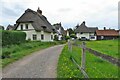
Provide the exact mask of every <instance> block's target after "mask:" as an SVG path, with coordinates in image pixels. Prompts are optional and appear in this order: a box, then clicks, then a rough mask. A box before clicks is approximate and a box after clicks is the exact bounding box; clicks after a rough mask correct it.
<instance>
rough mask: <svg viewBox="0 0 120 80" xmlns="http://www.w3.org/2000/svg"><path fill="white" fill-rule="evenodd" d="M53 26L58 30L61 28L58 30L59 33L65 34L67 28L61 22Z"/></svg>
mask: <svg viewBox="0 0 120 80" xmlns="http://www.w3.org/2000/svg"><path fill="white" fill-rule="evenodd" d="M53 26H54V27H55V29H56V30H59V29H60V32H58V33H59V34H62V35H65V30H64V28H63V27H62V25H61V23H56V24H54V25H53Z"/></svg>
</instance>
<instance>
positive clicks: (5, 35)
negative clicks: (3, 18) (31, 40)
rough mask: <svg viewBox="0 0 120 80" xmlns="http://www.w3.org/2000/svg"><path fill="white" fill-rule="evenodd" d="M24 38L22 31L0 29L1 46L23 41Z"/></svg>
mask: <svg viewBox="0 0 120 80" xmlns="http://www.w3.org/2000/svg"><path fill="white" fill-rule="evenodd" d="M25 38H26V34H25V33H24V32H19V31H5V30H2V46H8V45H12V44H20V43H23V42H25Z"/></svg>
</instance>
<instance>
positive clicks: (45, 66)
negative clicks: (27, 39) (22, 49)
mask: <svg viewBox="0 0 120 80" xmlns="http://www.w3.org/2000/svg"><path fill="white" fill-rule="evenodd" d="M63 46H64V45H57V46H53V47H50V48H47V49H44V50H40V51H37V52H34V53H33V54H31V55H29V56H26V57H24V58H23V59H21V60H19V61H16V62H14V63H12V64H10V65H8V66H7V67H5V68H4V69H3V71H2V77H3V78H56V77H57V74H56V72H57V70H56V69H57V62H58V58H59V55H60V53H61V51H62V48H63Z"/></svg>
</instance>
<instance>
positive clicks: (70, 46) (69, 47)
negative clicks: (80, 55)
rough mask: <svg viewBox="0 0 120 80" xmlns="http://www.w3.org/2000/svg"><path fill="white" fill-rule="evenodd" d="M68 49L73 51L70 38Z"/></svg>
mask: <svg viewBox="0 0 120 80" xmlns="http://www.w3.org/2000/svg"><path fill="white" fill-rule="evenodd" d="M68 50H70V51H71V52H72V43H71V41H70V40H68Z"/></svg>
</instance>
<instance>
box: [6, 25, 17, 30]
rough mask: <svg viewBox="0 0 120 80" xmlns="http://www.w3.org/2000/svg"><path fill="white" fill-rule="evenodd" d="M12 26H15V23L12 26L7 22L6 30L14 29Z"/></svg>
mask: <svg viewBox="0 0 120 80" xmlns="http://www.w3.org/2000/svg"><path fill="white" fill-rule="evenodd" d="M14 28H15V25H14V26H13V25H10V24H9V25H8V26H7V28H6V30H14Z"/></svg>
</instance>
